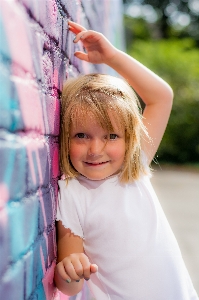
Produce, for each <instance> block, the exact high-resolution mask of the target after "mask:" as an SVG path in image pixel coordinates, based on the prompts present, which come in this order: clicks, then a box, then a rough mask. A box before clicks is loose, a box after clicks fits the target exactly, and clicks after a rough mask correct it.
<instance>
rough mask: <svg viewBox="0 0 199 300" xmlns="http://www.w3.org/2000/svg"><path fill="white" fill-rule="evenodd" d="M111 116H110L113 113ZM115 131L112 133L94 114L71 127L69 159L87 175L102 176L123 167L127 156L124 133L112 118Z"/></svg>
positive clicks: (99, 178)
mask: <svg viewBox="0 0 199 300" xmlns="http://www.w3.org/2000/svg"><path fill="white" fill-rule="evenodd" d="M110 118H111V116H110ZM111 121H112V124H113V128H114V132H113V133H112V132H111V134H109V136H108V131H107V130H105V129H103V128H102V127H101V126H100V125H99V123H98V122H97V121H96V120H95V118H94V117H90V118H89V121H87V122H86V124H85V120H84V125H83V121H80V122H78V124H76V125H75V126H74V125H72V126H71V130H70V150H69V155H70V160H71V163H72V165H73V167H74V168H75V169H76V170H77V171H78V172H79V173H80V174H82V175H84V176H85V177H87V178H89V179H92V180H101V179H104V178H106V177H109V176H111V175H113V174H116V173H118V172H119V171H120V169H121V167H122V164H123V161H124V157H125V133H124V131H123V130H122V129H119V128H118V126H117V125H116V122H115V121H114V119H113V116H112V118H111Z"/></svg>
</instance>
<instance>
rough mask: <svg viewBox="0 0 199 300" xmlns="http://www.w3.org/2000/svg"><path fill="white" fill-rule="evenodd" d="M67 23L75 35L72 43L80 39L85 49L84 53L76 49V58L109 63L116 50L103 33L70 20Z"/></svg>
mask: <svg viewBox="0 0 199 300" xmlns="http://www.w3.org/2000/svg"><path fill="white" fill-rule="evenodd" d="M68 25H69V30H70V31H72V32H73V33H74V34H75V35H76V37H75V39H74V43H77V42H78V41H79V40H81V41H82V43H83V46H84V48H85V49H86V53H84V52H81V51H76V52H75V54H74V55H75V56H76V57H77V58H79V59H81V60H85V61H88V62H90V63H93V64H101V63H105V64H109V63H110V61H111V60H112V59H113V58H114V56H115V54H116V53H117V51H118V50H117V49H116V48H115V47H114V46H113V45H112V44H111V43H110V42H109V41H108V40H107V39H106V38H105V36H104V35H103V34H101V33H99V32H96V31H93V30H86V29H85V28H84V27H83V26H81V25H79V24H77V23H75V22H72V21H68Z"/></svg>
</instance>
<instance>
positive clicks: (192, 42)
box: [123, 0, 199, 294]
mask: <svg viewBox="0 0 199 300" xmlns="http://www.w3.org/2000/svg"><path fill="white" fill-rule="evenodd" d="M123 5H124V28H125V38H126V48H127V52H128V54H130V55H132V56H133V57H135V58H136V59H138V60H139V61H140V62H142V63H143V64H144V65H146V66H147V67H149V68H150V69H151V70H153V71H154V72H155V73H157V74H158V75H160V76H161V77H162V78H164V79H165V80H166V81H167V82H168V83H169V84H170V85H171V87H172V88H173V91H174V105H173V109H172V112H171V116H170V120H169V123H168V127H167V129H166V132H165V135H164V137H163V140H162V142H161V145H160V148H159V150H158V152H157V155H156V157H155V159H154V162H153V165H152V167H153V169H154V171H153V177H152V184H153V186H154V188H155V190H156V193H157V195H158V197H159V200H160V202H161V205H162V207H163V209H164V212H165V214H166V216H167V219H168V221H169V223H170V225H171V227H172V229H173V231H174V234H175V236H176V238H177V241H178V243H179V246H180V249H181V252H182V255H183V258H184V261H185V264H186V266H187V268H188V271H189V273H190V276H191V279H192V281H193V284H194V287H195V289H196V290H197V292H198V294H199V0H174V1H169V0H123Z"/></svg>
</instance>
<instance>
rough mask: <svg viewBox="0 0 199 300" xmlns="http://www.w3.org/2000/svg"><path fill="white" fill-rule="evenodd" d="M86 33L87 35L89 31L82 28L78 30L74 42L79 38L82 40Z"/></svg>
mask: <svg viewBox="0 0 199 300" xmlns="http://www.w3.org/2000/svg"><path fill="white" fill-rule="evenodd" d="M88 35H89V31H85V30H83V31H81V32H79V33H78V34H77V35H76V36H75V38H74V40H73V42H74V43H77V42H78V41H79V40H83V39H84V38H85V37H86V36H88Z"/></svg>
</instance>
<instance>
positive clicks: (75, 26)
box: [68, 21, 86, 32]
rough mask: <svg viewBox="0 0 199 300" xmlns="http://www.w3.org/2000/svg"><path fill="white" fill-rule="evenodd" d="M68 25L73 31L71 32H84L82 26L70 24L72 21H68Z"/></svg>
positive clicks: (84, 29)
mask: <svg viewBox="0 0 199 300" xmlns="http://www.w3.org/2000/svg"><path fill="white" fill-rule="evenodd" d="M68 25H69V26H70V27H71V28H72V29H73V30H76V31H78V32H80V31H86V28H84V27H83V26H81V25H79V24H77V23H75V22H72V21H68Z"/></svg>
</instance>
